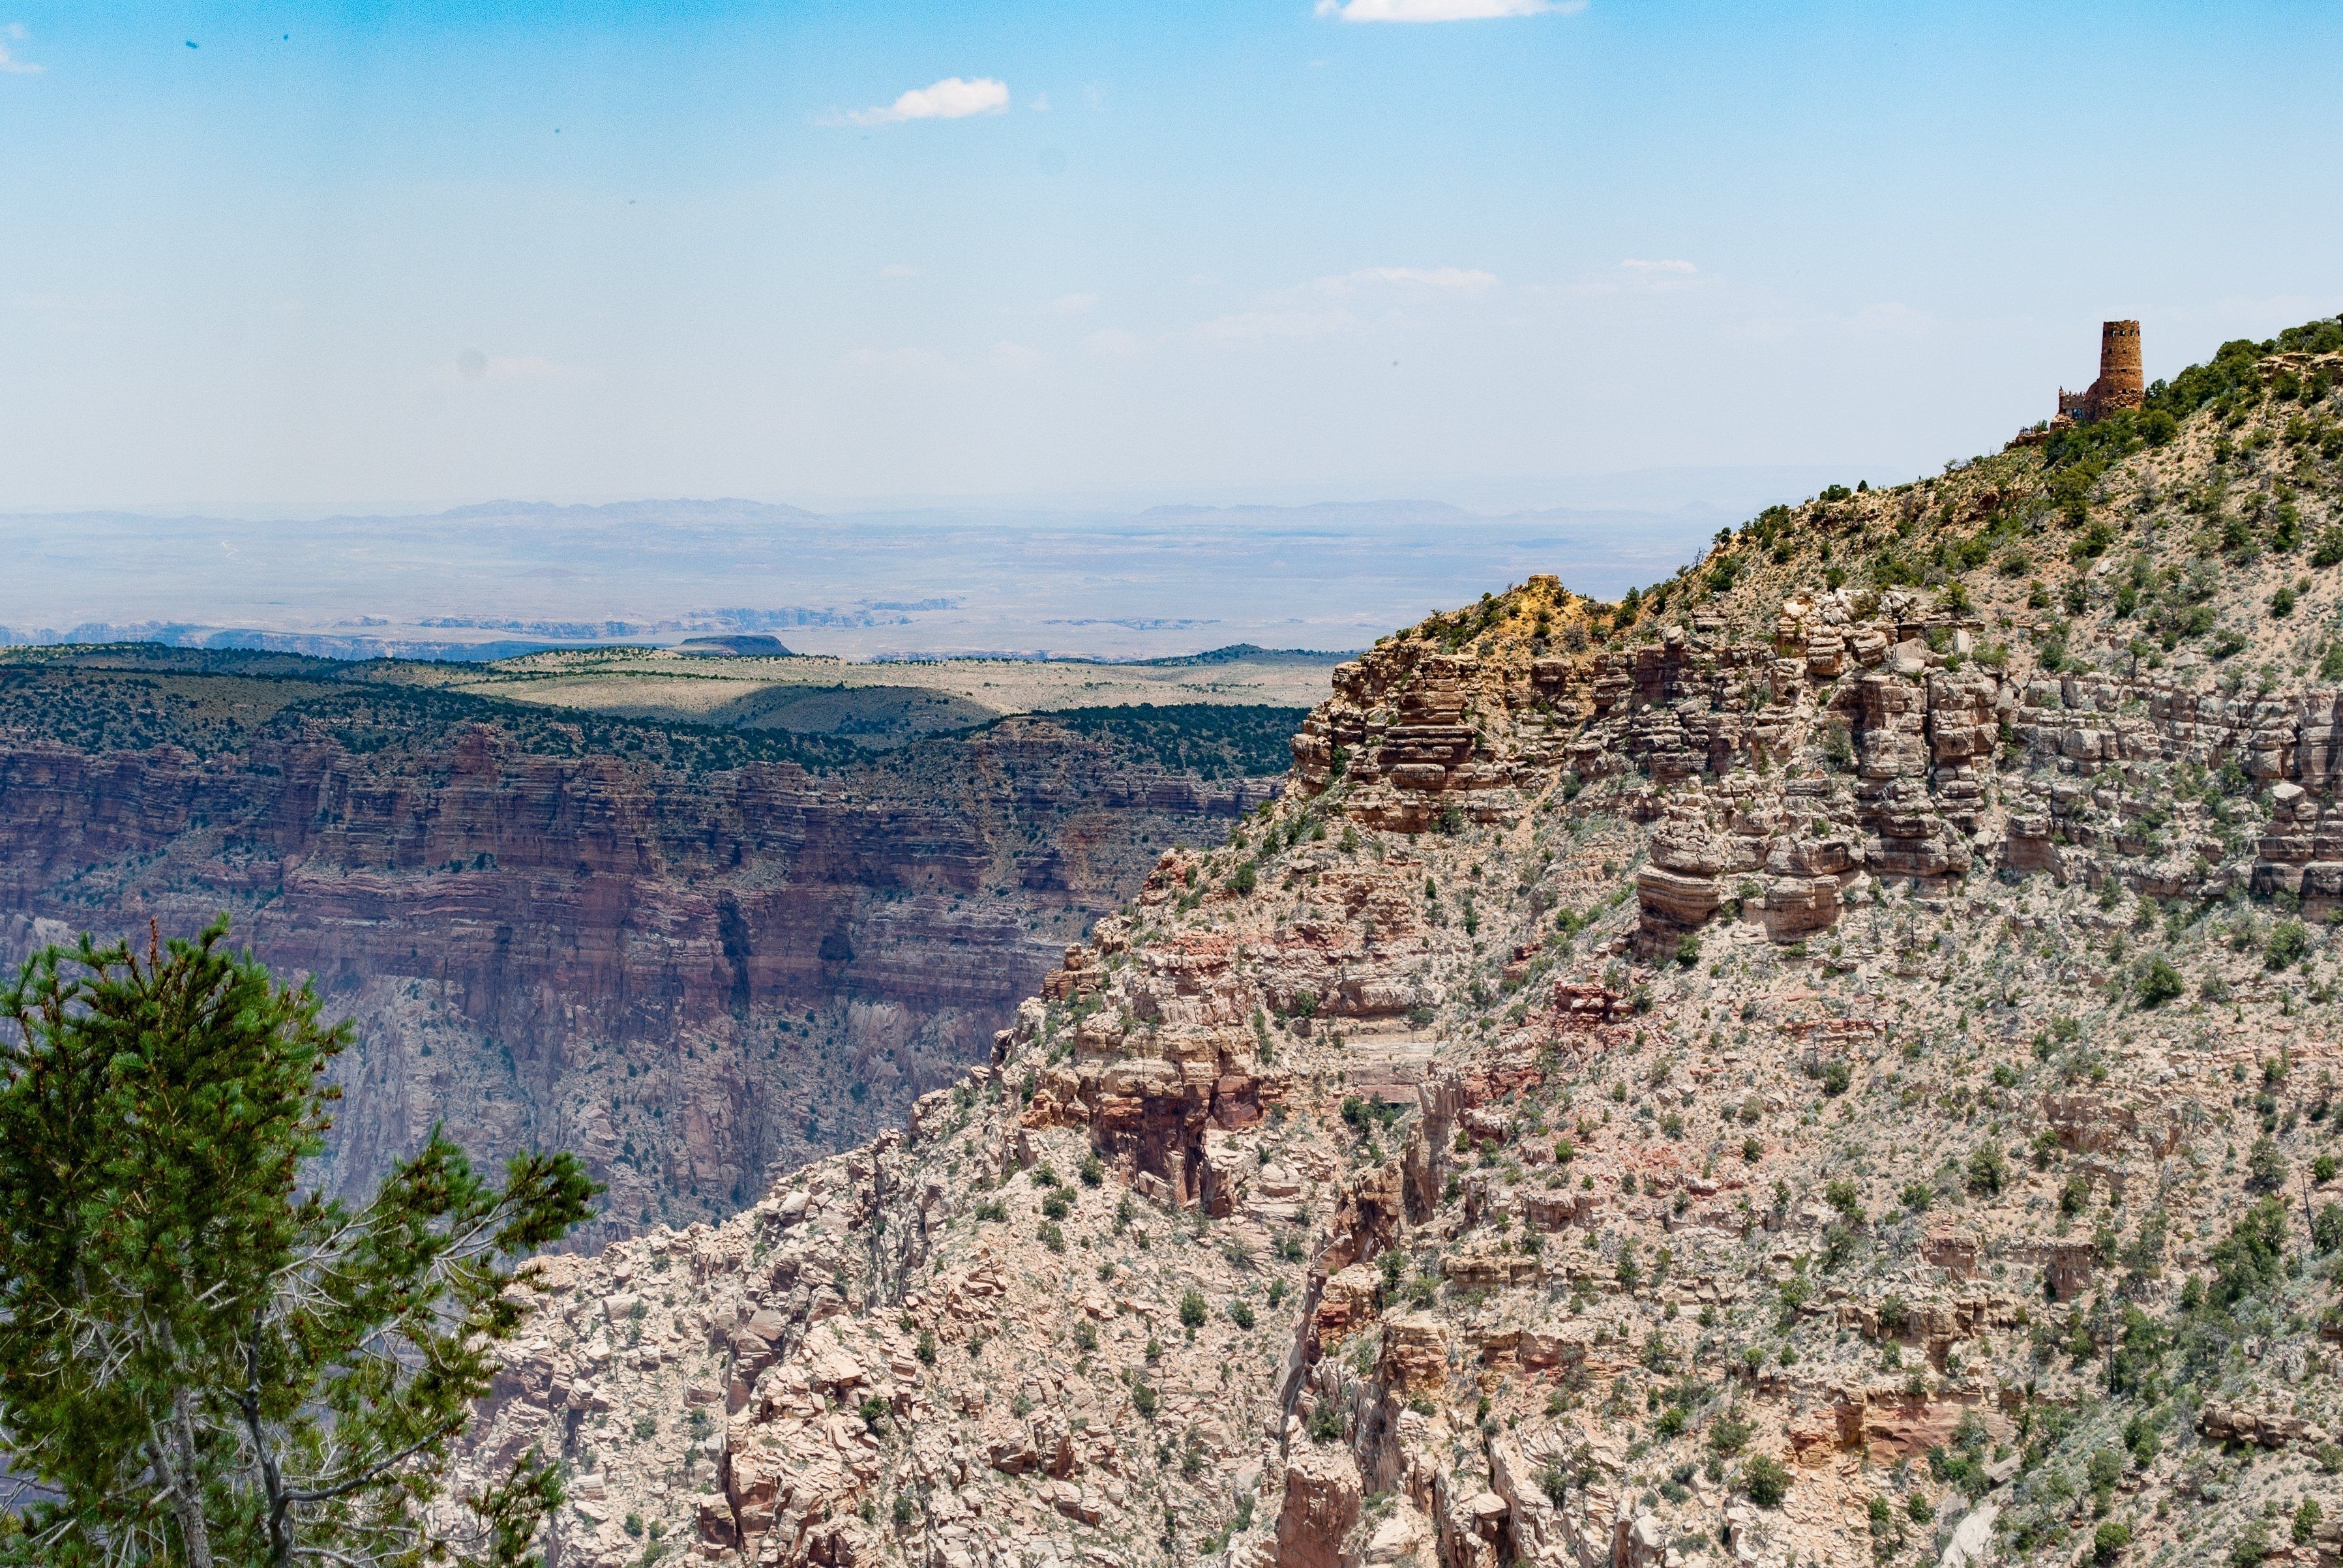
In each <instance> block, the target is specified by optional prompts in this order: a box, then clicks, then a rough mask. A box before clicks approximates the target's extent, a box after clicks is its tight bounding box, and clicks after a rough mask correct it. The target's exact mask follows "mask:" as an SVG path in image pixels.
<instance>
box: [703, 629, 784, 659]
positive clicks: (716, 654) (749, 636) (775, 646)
mask: <svg viewBox="0 0 2343 1568" xmlns="http://www.w3.org/2000/svg"><path fill="white" fill-rule="evenodd" d="M675 650H676V652H678V653H693V654H700V655H703V656H705V657H707V658H796V657H797V655H796V654H794V653H792V652H790V651H789V649H788V648H783V647H782V646H781V639H780V638H778V637H765V636H762V635H760V634H759V633H755V632H740V633H736V634H734V635H732V636H729V637H687V638H684V639H683V640H682V641H681V642H679V643H677V644H676V645H675Z"/></svg>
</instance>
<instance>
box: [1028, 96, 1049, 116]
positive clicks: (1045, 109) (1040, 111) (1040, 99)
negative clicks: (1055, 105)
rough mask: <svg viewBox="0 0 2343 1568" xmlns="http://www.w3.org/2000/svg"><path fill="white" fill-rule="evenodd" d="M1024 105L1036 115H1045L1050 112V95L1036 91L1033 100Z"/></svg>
mask: <svg viewBox="0 0 2343 1568" xmlns="http://www.w3.org/2000/svg"><path fill="white" fill-rule="evenodd" d="M1026 107H1027V108H1029V109H1031V110H1032V111H1033V112H1034V113H1035V114H1037V115H1046V114H1048V113H1049V112H1050V95H1049V94H1047V93H1036V94H1034V95H1033V101H1032V102H1031V103H1030V104H1028V105H1026Z"/></svg>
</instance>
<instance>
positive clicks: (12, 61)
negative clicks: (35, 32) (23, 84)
mask: <svg viewBox="0 0 2343 1568" xmlns="http://www.w3.org/2000/svg"><path fill="white" fill-rule="evenodd" d="M0 36H5V37H6V39H7V40H8V44H21V43H23V42H24V41H25V36H26V35H25V25H24V24H23V23H22V22H11V23H9V24H8V25H6V26H5V27H0ZM8 44H0V73H5V74H6V75H11V76H37V75H40V74H41V73H42V72H43V71H45V70H47V69H48V67H47V66H45V65H34V64H33V63H32V62H31V61H30V60H19V59H18V58H16V56H15V55H14V54H12V53H10V52H9V48H8Z"/></svg>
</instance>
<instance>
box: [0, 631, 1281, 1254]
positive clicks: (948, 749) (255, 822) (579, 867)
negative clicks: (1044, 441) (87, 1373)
mask: <svg viewBox="0 0 2343 1568" xmlns="http://www.w3.org/2000/svg"><path fill="white" fill-rule="evenodd" d="M49 673H51V674H54V672H53V671H52V672H49ZM83 684H84V686H85V685H86V682H84V683H83ZM67 689H68V690H71V689H75V688H74V687H73V686H72V685H71V684H70V683H69V684H68V687H67ZM164 694H165V695H166V696H167V695H169V683H167V682H166V683H165V693H164ZM125 701H126V699H124V697H123V694H122V693H120V692H113V693H107V694H103V695H102V700H101V702H100V703H98V704H96V705H97V706H111V707H116V708H118V707H122V706H124V703H125ZM17 706H18V707H19V708H20V709H21V708H23V707H24V704H22V703H19V704H18V705H17ZM467 712H468V715H470V716H468V717H462V718H459V719H456V720H454V721H452V722H449V723H446V724H444V725H439V726H435V727H412V726H407V725H401V724H397V723H388V722H387V723H386V724H384V725H382V726H379V727H377V728H376V729H372V730H362V731H355V732H354V731H353V730H351V729H349V728H348V727H347V726H346V725H337V724H334V723H330V722H327V721H325V720H321V719H315V718H310V717H306V716H302V715H300V714H299V713H297V712H296V713H293V714H291V715H287V714H283V713H280V714H279V715H278V716H277V719H275V720H274V721H272V722H271V723H269V724H267V725H266V726H263V727H258V728H254V729H250V730H249V731H248V732H241V733H239V734H238V735H236V736H235V737H232V738H230V739H226V740H224V741H222V742H221V743H219V744H216V745H210V746H206V749H205V750H204V751H202V752H200V753H199V752H197V751H196V750H195V749H191V747H190V746H188V745H186V744H180V743H173V742H167V741H166V742H163V743H159V744H153V745H147V746H143V747H139V748H137V749H103V748H102V747H99V748H85V747H82V746H67V745H62V744H59V743H57V742H56V741H55V740H54V739H42V738H35V737H33V736H29V735H26V734H25V733H24V731H23V730H22V729H20V730H19V732H18V735H17V737H16V738H15V739H14V740H13V741H12V742H11V743H8V744H5V745H0V910H5V914H4V915H0V944H5V947H6V948H8V949H9V950H12V951H14V952H16V953H21V952H22V951H23V950H25V949H26V948H28V947H29V946H31V945H33V944H35V942H37V941H41V940H58V939H61V938H63V937H64V936H65V934H66V933H67V932H69V931H77V930H85V929H95V930H99V931H101V932H105V931H125V930H138V929H140V928H142V927H143V926H144V924H145V922H146V921H147V920H150V919H152V920H157V921H159V922H161V924H162V925H163V927H164V928H165V929H166V930H174V931H176V930H192V929H194V928H196V927H197V926H200V925H201V924H203V923H204V922H205V921H206V920H209V919H211V918H212V917H213V916H214V915H216V914H217V913H218V912H220V911H223V910H225V911H226V912H227V913H228V914H229V915H230V916H231V917H232V919H233V920H234V922H235V931H236V937H237V938H238V939H239V940H249V941H250V942H252V943H253V944H254V945H255V946H256V948H257V950H259V951H260V952H261V953H262V955H263V956H265V957H266V959H267V960H269V961H270V962H271V963H272V964H275V965H277V966H278V967H279V968H281V969H287V970H301V971H306V972H307V973H309V974H311V975H313V976H314V977H315V978H316V980H317V984H318V986H319V988H320V990H322V991H323V992H324V993H325V994H326V995H327V998H328V999H329V1003H330V1008H331V1010H332V1011H334V1012H335V1013H337V1014H339V1015H341V1016H345V1017H347V1018H349V1019H351V1020H353V1021H354V1023H355V1024H356V1026H357V1031H358V1038H357V1045H356V1046H355V1048H354V1049H353V1050H351V1051H350V1052H349V1053H348V1054H347V1056H346V1057H345V1059H344V1062H343V1066H342V1069H341V1070H342V1072H343V1075H344V1080H345V1094H346V1098H345V1100H344V1102H343V1105H342V1107H341V1110H340V1112H339V1115H338V1119H337V1120H338V1125H337V1130H336V1134H335V1143H334V1151H333V1154H332V1156H331V1158H332V1161H333V1162H334V1174H335V1180H336V1181H337V1183H339V1184H341V1185H343V1186H344V1187H346V1188H347V1189H349V1190H353V1191H363V1190H370V1189H371V1186H372V1184H373V1182H374V1181H375V1180H376V1179H377V1177H378V1176H379V1174H380V1172H381V1171H382V1170H383V1169H384V1168H385V1167H386V1165H387V1162H388V1161H391V1160H393V1159H396V1158H398V1157H399V1156H401V1155H403V1154H404V1153H406V1152H407V1151H410V1150H411V1149H412V1148H413V1147H415V1145H416V1144H417V1141H419V1140H420V1139H421V1138H422V1137H423V1135H424V1134H425V1132H426V1131H427V1130H428V1129H429V1127H430V1126H431V1125H432V1124H433V1123H434V1122H444V1123H445V1124H446V1125H447V1128H448V1130H449V1131H450V1132H451V1133H452V1134H453V1135H454V1136H456V1137H457V1138H458V1139H459V1140H460V1141H462V1142H463V1143H464V1144H465V1145H466V1146H467V1147H468V1148H470V1149H472V1150H473V1151H475V1152H476V1153H478V1154H480V1155H482V1156H488V1157H497V1156H501V1155H502V1154H504V1153H506V1152H508V1151H512V1150H514V1149H517V1148H521V1147H528V1146H561V1147H567V1148H571V1149H575V1150H577V1151H579V1152H580V1153H581V1154H583V1155H584V1156H585V1158H586V1159H587V1160H588V1163H589V1165H590V1166H591V1167H592V1169H593V1170H594V1171H595V1173H596V1175H597V1176H598V1178H599V1179H601V1180H603V1181H607V1182H608V1184H609V1186H610V1189H611V1191H610V1197H609V1201H608V1211H607V1216H606V1219H605V1220H604V1221H603V1222H602V1225H601V1228H600V1230H599V1231H598V1234H599V1235H600V1236H602V1237H604V1238H608V1236H612V1235H619V1234H624V1233H626V1232H627V1231H629V1230H632V1229H636V1228H638V1227H639V1226H642V1225H647V1224H650V1223H653V1222H655V1221H659V1219H661V1218H667V1219H672V1220H674V1221H678V1222H684V1221H689V1219H692V1218H696V1217H714V1216H720V1215H722V1214H726V1213H729V1212H731V1211H733V1210H735V1209H737V1208H739V1206H740V1205H741V1204H742V1203H744V1202H747V1201H752V1200H753V1199H754V1198H755V1197H756V1196H757V1194H758V1193H759V1192H760V1191H763V1190H764V1188H765V1186H766V1185H767V1184H768V1183H769V1181H771V1180H772V1179H773V1178H774V1177H775V1175H777V1174H778V1173H779V1172H780V1171H786V1170H789V1169H791V1168H794V1167H795V1166H797V1165H799V1164H801V1163H803V1162H804V1161H806V1160H808V1159H810V1158H813V1157H815V1156H817V1155H819V1154H821V1153H824V1152H827V1151H831V1150H835V1149H838V1148H841V1147H846V1146H849V1145H850V1144H852V1143H854V1142H857V1141H860V1140H862V1139H865V1138H868V1137H870V1135H871V1134H873V1133H874V1132H875V1131H878V1130H880V1129H881V1128H883V1127H886V1126H888V1125H890V1124H895V1123H899V1122H900V1121H901V1119H902V1118H903V1116H904V1115H905V1114H906V1113H907V1111H908V1109H909V1107H910V1102H911V1101H912V1100H913V1099H914V1098H916V1096H917V1095H919V1094H920V1093H921V1092H923V1091H926V1090H928V1089H930V1088H931V1087H933V1086H935V1085H936V1084H938V1083H941V1082H947V1081H951V1080H953V1079H955V1078H957V1077H958V1075H959V1074H960V1071H961V1070H964V1069H965V1068H966V1066H967V1065H968V1063H969V1062H970V1060H981V1059H982V1058H983V1056H984V1054H985V1053H986V1051H987V1050H988V1049H989V1047H990V1037H991V1034H992V1031H993V1030H995V1029H996V1028H998V1027H999V1026H1000V1025H1001V1023H1002V1022H1003V1021H1005V1020H1006V1019H1007V1018H1008V1017H1009V1016H1010V1014H1011V1012H1012V1011H1013V1010H1014V1008H1015V1006H1016V1003H1017V1000H1018V999H1019V998H1020V997H1021V996H1022V995H1023V994H1025V993H1026V992H1028V991H1030V990H1031V989H1032V988H1033V987H1034V986H1035V985H1036V984H1037V983H1038V982H1039V981H1040V980H1041V976H1042V975H1043V974H1044V973H1045V972H1046V971H1047V970H1049V969H1050V968H1051V966H1052V965H1053V964H1055V963H1056V962H1057V961H1058V960H1059V958H1060V956H1061V953H1062V951H1063V949H1064V946H1065V944H1066V942H1067V941H1068V940H1071V938H1073V937H1075V936H1077V935H1079V934H1080V932H1081V930H1084V929H1086V928H1087V926H1088V925H1089V924H1090V922H1091V921H1092V920H1095V919H1096V918H1097V917H1098V916H1099V915H1101V914H1102V913H1104V912H1106V911H1108V910H1112V909H1113V908H1115V907H1116V906H1117V905H1119V904H1120V903H1121V901H1122V900H1124V899H1125V898H1126V897H1127V896H1128V895H1129V894H1130V892H1131V890H1133V889H1134V888H1135V887H1136V885H1137V882H1138V880H1139V879H1140V878H1141V876H1143V875H1144V873H1145V871H1146V869H1147V867H1148V865H1149V864H1150V863H1151V860H1152V859H1153V858H1154V856H1155V855H1156V854H1157V853H1158V852H1159V851H1160V850H1161V848H1162V847H1163V846H1164V845H1165V844H1167V843H1170V842H1172V841H1175V840H1178V839H1195V838H1199V837H1210V836H1212V835H1214V834H1216V833H1217V832H1219V831H1221V830H1222V829H1220V828H1216V827H1214V826H1212V824H1213V822H1214V821H1215V819H1218V820H1219V821H1220V822H1222V824H1224V823H1225V822H1226V820H1228V819H1231V818H1232V817H1233V816H1235V815H1236V814H1237V813H1238V812H1239V811H1241V810H1242V809H1247V808H1249V807H1251V806H1252V805H1255V804H1258V803H1259V802H1260V801H1261V800H1262V799H1266V797H1267V795H1268V794H1269V792H1270V789H1271V786H1270V785H1269V784H1268V783H1266V782H1248V781H1245V780H1243V779H1226V780H1220V781H1208V780H1203V779H1196V778H1193V777H1190V776H1186V775H1181V774H1171V773H1164V772H1161V771H1160V770H1156V769H1151V768H1149V767H1147V766H1145V765H1143V764H1139V763H1135V762H1133V761H1132V760H1131V759H1128V758H1126V757H1124V756H1123V755H1121V753H1120V752H1119V751H1118V750H1117V749H1116V747H1115V745H1114V744H1113V742H1112V741H1111V739H1103V740H1101V739H1084V738H1082V737H1080V736H1078V735H1075V734H1073V733H1071V732H1070V731H1068V730H1066V729H1061V728H1060V727H1059V726H1056V725H1054V724H1051V723H1050V722H1048V721H1047V720H1042V719H1032V720H1014V721H1011V722H1009V723H1007V724H1004V725H1001V726H1000V727H997V728H994V729H990V730H987V731H985V732H983V733H981V734H980V735H978V736H976V737H973V738H971V739H965V740H950V741H934V742H930V743H927V744H926V745H925V746H923V747H921V748H917V749H913V750H912V751H911V752H910V753H907V754H904V755H902V756H900V757H897V758H893V759H882V760H880V761H876V762H872V763H868V764H857V763H853V762H850V761H849V762H843V763H840V764H838V765H836V766H832V767H829V768H826V769H823V770H820V771H809V770H808V769H806V768H805V767H803V766H800V765H799V764H796V763H793V762H761V763H760V762H755V761H749V762H746V763H741V764H739V765H737V766H719V767H713V768H700V769H692V768H686V767H683V766H680V765H679V764H678V763H677V762H676V761H675V760H674V759H672V758H670V759H668V760H666V761H658V760H652V759H649V758H647V757H646V756H645V755H643V751H644V749H646V747H645V746H644V745H643V744H640V743H639V744H638V745H637V746H636V747H633V748H629V747H628V746H627V745H625V744H624V743H623V742H624V738H625V737H626V736H628V735H629V734H634V733H637V732H635V731H628V730H625V729H618V730H616V731H614V732H613V733H615V734H617V735H618V736H619V737H620V743H619V744H617V745H613V746H610V747H608V748H607V749H598V748H596V747H593V746H578V747H572V748H561V749H549V748H547V747H543V746H539V745H536V744H534V743H533V742H532V741H531V739H530V738H529V737H528V736H527V735H525V734H522V733H518V732H517V731H516V729H514V728H512V727H508V726H507V725H505V724H502V723H500V722H498V716H497V714H496V712H495V710H494V709H493V708H491V707H488V706H486V705H483V706H481V707H480V708H479V709H478V712H477V714H475V713H473V712H472V710H469V709H468V710H467ZM529 722H530V723H533V724H534V723H541V722H542V721H541V720H538V719H530V720H529ZM182 728H183V729H185V727H184V726H183V727H182ZM656 733H657V732H656V731H653V730H650V729H643V730H642V731H640V734H641V735H642V736H644V737H649V738H652V739H655V738H656ZM94 739H96V738H94ZM586 1239H587V1240H588V1241H590V1240H592V1239H593V1237H592V1236H591V1235H589V1236H588V1238H586Z"/></svg>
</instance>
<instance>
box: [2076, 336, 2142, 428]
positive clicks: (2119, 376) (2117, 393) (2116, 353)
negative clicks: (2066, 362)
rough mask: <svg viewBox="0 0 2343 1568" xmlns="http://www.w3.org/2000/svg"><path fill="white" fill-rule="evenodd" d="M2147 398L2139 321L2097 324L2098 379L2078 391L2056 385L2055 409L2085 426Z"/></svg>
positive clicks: (2134, 405)
mask: <svg viewBox="0 0 2343 1568" xmlns="http://www.w3.org/2000/svg"><path fill="white" fill-rule="evenodd" d="M2145 401H2147V377H2146V375H2145V374H2143V373H2142V371H2141V370H2140V366H2139V323H2138V322H2137V321H2103V322H2101V323H2100V324H2099V378H2098V379H2097V380H2096V381H2094V382H2092V383H2091V384H2090V386H2089V387H2086V388H2085V389H2083V390H2082V391H2080V392H2069V391H2067V390H2066V388H2065V387H2060V388H2058V412H2059V413H2060V414H2062V415H2064V416H2066V417H2068V418H2070V419H2073V420H2075V421H2077V423H2080V424H2084V425H2088V424H2091V423H2093V422H2094V421H2096V420H2099V419H2104V418H2106V417H2107V416H2108V415H2110V414H2115V413H2119V412H2121V411H2122V410H2124V409H2126V408H2137V407H2139V406H2140V405H2141V404H2142V403H2143V402H2145Z"/></svg>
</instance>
